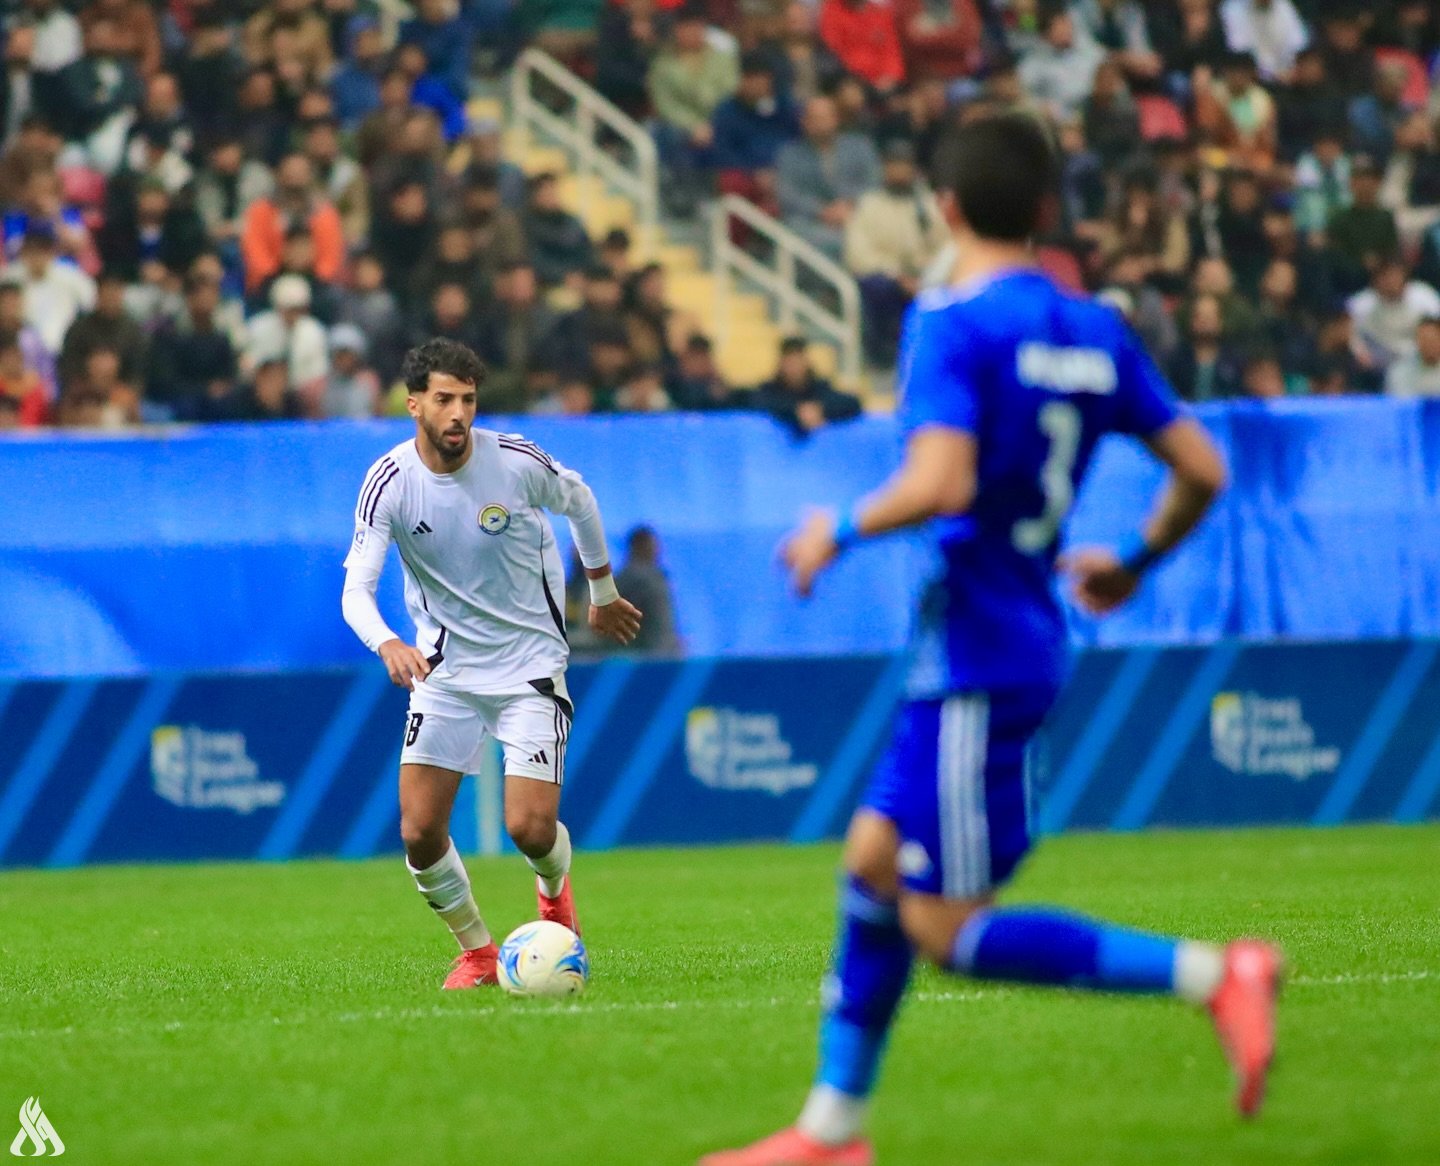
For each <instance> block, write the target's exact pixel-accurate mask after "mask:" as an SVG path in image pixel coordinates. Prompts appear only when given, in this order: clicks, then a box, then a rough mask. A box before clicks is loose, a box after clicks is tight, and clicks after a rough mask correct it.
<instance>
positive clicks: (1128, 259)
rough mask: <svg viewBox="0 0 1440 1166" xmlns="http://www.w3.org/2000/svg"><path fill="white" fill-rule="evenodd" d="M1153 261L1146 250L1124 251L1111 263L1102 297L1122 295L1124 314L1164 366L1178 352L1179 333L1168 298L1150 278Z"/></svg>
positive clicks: (1121, 304)
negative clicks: (1114, 294) (1149, 272)
mask: <svg viewBox="0 0 1440 1166" xmlns="http://www.w3.org/2000/svg"><path fill="white" fill-rule="evenodd" d="M1150 270H1151V260H1150V257H1149V256H1148V255H1146V254H1145V252H1144V251H1139V250H1136V251H1120V252H1119V253H1117V254H1116V255H1115V256H1114V258H1113V259H1112V260H1111V261H1110V267H1109V272H1108V274H1107V277H1106V280H1105V288H1104V291H1102V293H1101V294H1102V295H1105V294H1107V293H1120V294H1121V295H1123V296H1124V297H1125V298H1124V299H1123V300H1121V301H1119V305H1118V306H1122V308H1123V312H1122V314H1123V315H1124V316H1125V318H1126V319H1127V320H1128V321H1130V326H1131V327H1132V328H1134V329H1135V331H1136V332H1137V333H1138V334H1139V336H1140V339H1141V340H1142V341H1144V343H1145V347H1146V349H1147V350H1148V351H1149V353H1150V355H1151V357H1152V358H1154V360H1155V361H1156V363H1157V364H1161V365H1163V364H1164V363H1165V362H1166V361H1168V360H1169V359H1170V356H1171V354H1172V353H1173V352H1174V351H1175V345H1176V343H1177V341H1178V333H1177V331H1176V328H1175V319H1174V316H1173V315H1172V314H1171V312H1170V310H1169V308H1168V307H1167V306H1166V304H1165V297H1164V296H1162V295H1161V294H1160V292H1159V291H1158V290H1157V289H1156V287H1155V285H1154V284H1153V283H1151V282H1149V280H1147V278H1146V273H1147V272H1148V271H1150Z"/></svg>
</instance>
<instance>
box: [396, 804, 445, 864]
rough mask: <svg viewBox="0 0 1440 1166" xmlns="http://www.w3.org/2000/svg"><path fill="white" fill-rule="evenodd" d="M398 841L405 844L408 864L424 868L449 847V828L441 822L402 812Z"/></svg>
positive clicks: (438, 859) (436, 860)
mask: <svg viewBox="0 0 1440 1166" xmlns="http://www.w3.org/2000/svg"><path fill="white" fill-rule="evenodd" d="M400 841H401V842H402V843H403V844H404V846H405V857H406V858H408V859H409V860H410V865H411V866H413V867H415V868H416V869H417V870H424V869H425V868H426V867H427V866H434V865H435V864H436V863H437V862H439V861H440V860H441V859H442V858H444V857H445V851H446V850H448V849H449V847H450V828H449V826H448V825H446V824H445V823H443V822H439V823H437V822H431V821H428V820H426V819H424V818H421V817H416V816H414V815H404V814H402V815H401V817H400Z"/></svg>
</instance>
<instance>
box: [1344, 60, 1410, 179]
mask: <svg viewBox="0 0 1440 1166" xmlns="http://www.w3.org/2000/svg"><path fill="white" fill-rule="evenodd" d="M1409 79H1410V72H1409V70H1408V69H1407V68H1406V67H1405V65H1404V64H1402V63H1401V62H1399V61H1385V62H1383V63H1381V64H1380V65H1379V66H1378V67H1377V68H1376V70H1375V85H1374V88H1373V90H1372V91H1371V92H1369V93H1364V94H1362V95H1361V96H1359V97H1357V98H1355V100H1354V101H1352V102H1351V103H1350V111H1349V116H1350V142H1351V145H1352V146H1354V148H1355V149H1356V150H1358V151H1360V152H1361V153H1365V154H1369V155H1371V156H1372V157H1373V158H1375V160H1376V161H1377V162H1379V163H1380V164H1381V165H1382V166H1383V165H1384V164H1385V163H1386V162H1388V161H1389V160H1390V152H1391V151H1392V150H1394V148H1395V132H1396V131H1397V130H1398V129H1399V128H1400V126H1401V125H1402V124H1403V123H1404V122H1405V120H1406V118H1408V117H1409V116H1410V114H1411V113H1412V112H1413V110H1412V108H1411V107H1410V106H1409V105H1408V104H1406V102H1405V85H1406V83H1407V82H1408V81H1409Z"/></svg>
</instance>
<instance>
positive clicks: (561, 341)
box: [550, 263, 629, 372]
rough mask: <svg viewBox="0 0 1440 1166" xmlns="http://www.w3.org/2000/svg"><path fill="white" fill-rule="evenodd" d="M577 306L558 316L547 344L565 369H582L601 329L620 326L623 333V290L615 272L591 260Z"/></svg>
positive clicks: (605, 329) (614, 328) (627, 339)
mask: <svg viewBox="0 0 1440 1166" xmlns="http://www.w3.org/2000/svg"><path fill="white" fill-rule="evenodd" d="M580 295H581V302H580V306H579V307H578V308H576V309H575V310H574V311H573V312H568V313H566V314H565V315H564V316H561V317H560V319H559V321H558V322H557V324H556V326H555V331H554V336H553V338H552V340H553V343H552V344H551V345H550V349H551V354H552V356H553V358H554V360H555V363H556V364H557V365H558V366H559V367H560V368H561V369H562V370H563V371H567V372H578V371H581V370H583V369H584V368H585V367H586V366H587V364H588V363H589V360H590V346H591V344H592V343H593V341H594V338H595V337H596V336H597V335H599V334H600V333H602V332H613V331H615V330H617V329H618V330H620V331H622V332H624V333H625V334H626V345H627V346H628V345H629V328H628V325H627V324H626V321H625V303H624V300H625V290H624V288H622V287H621V286H620V282H619V280H617V279H616V278H615V275H614V273H613V272H612V271H611V270H610V269H609V268H608V267H605V266H603V265H602V264H598V263H596V264H592V265H591V266H590V267H589V268H588V269H587V270H586V271H585V273H584V275H583V276H582V277H581V288H580Z"/></svg>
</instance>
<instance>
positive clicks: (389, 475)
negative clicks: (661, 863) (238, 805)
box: [341, 339, 640, 988]
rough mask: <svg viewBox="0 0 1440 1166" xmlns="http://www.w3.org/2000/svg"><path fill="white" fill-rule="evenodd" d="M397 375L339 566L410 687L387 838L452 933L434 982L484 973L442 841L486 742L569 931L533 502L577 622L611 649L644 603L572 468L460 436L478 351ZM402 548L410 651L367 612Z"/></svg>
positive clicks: (476, 921)
mask: <svg viewBox="0 0 1440 1166" xmlns="http://www.w3.org/2000/svg"><path fill="white" fill-rule="evenodd" d="M402 375H403V376H404V379H405V385H406V388H407V389H408V391H409V395H408V398H407V405H408V407H409V410H410V416H412V417H413V418H414V419H415V438H414V440H413V441H406V442H405V443H403V444H402V445H398V446H396V447H395V448H394V449H392V450H391V451H390V452H389V453H387V454H386V455H385V456H384V457H382V458H381V459H380V460H379V461H377V462H376V463H375V464H374V465H373V466H371V468H370V472H369V473H368V474H367V475H366V476H365V482H364V485H363V486H362V487H361V490H360V500H359V503H358V504H357V506H356V508H355V537H354V540H353V542H352V543H351V546H350V553H349V555H348V556H347V557H346V559H345V570H346V573H345V590H344V594H343V597H342V600H341V606H342V609H343V611H344V614H345V620H346V622H347V623H349V625H350V626H351V627H352V628H353V629H354V630H355V634H356V635H358V636H359V637H360V639H361V640H363V641H364V643H365V646H366V647H368V648H369V649H370V650H371V651H373V652H376V653H378V654H379V656H380V658H381V659H382V660H383V661H385V667H386V668H387V669H388V670H389V672H390V679H391V680H392V681H394V682H395V683H396V684H398V685H400V686H401V687H403V688H407V689H409V690H410V712H409V716H408V717H407V719H406V723H405V737H404V745H403V748H402V751H401V754H400V834H401V837H402V839H403V840H404V843H405V855H406V860H407V866H408V867H409V870H410V873H411V874H412V875H413V876H414V878H415V885H416V886H417V887H418V888H419V889H420V893H421V894H422V895H423V896H424V897H425V900H426V902H428V903H429V904H430V906H431V907H432V908H433V909H434V911H435V913H436V914H437V915H439V916H440V918H441V919H443V920H444V921H445V923H446V924H447V925H448V926H449V928H450V930H451V931H452V932H454V934H455V938H456V940H458V941H459V944H460V949H461V951H460V955H459V956H458V957H457V958H456V960H455V966H454V968H453V969H452V971H451V972H450V975H449V976H448V978H447V979H446V980H445V987H446V988H474V987H477V986H479V985H481V984H494V983H496V982H497V980H496V974H495V960H496V956H497V954H498V952H497V950H496V947H495V942H494V940H493V939H492V938H491V935H490V932H489V930H488V929H487V928H486V926H485V922H484V920H483V919H482V918H481V917H480V911H479V909H478V908H477V907H476V905H475V898H474V896H473V895H472V894H471V892H470V878H469V876H468V875H467V874H466V872H465V864H464V863H463V862H461V860H460V855H459V853H458V852H457V851H456V849H455V843H454V842H453V841H452V840H451V838H450V811H451V808H452V806H453V805H454V802H455V793H456V791H457V790H458V789H459V787H460V780H461V778H462V777H463V776H464V775H465V774H467V773H474V772H475V771H476V769H477V768H478V767H479V764H480V758H481V749H482V748H483V745H484V741H485V739H486V737H487V736H490V737H494V738H495V739H496V740H498V741H499V742H500V744H501V746H502V748H503V751H504V756H505V827H506V830H507V831H508V832H509V834H510V837H511V838H512V839H513V840H514V842H515V845H516V846H517V847H518V848H519V849H520V851H521V853H523V854H524V855H525V857H526V859H527V860H528V861H529V863H530V866H531V868H532V869H533V870H534V871H535V877H536V899H537V901H538V903H539V910H540V917H541V918H542V919H551V920H554V921H556V922H558V923H563V924H564V925H565V926H566V927H569V928H570V929H571V930H572V931H575V932H577V933H578V932H579V930H580V928H579V923H578V920H577V919H576V915H575V902H574V897H573V894H572V892H571V888H570V877H569V874H570V834H569V832H568V831H567V830H566V829H565V824H564V823H563V822H561V821H560V820H559V816H558V813H559V807H560V787H561V785H562V783H563V781H564V777H565V740H566V738H567V737H568V736H569V733H570V722H571V718H572V716H573V713H574V710H573V708H572V706H571V703H570V697H569V694H568V692H567V691H566V688H565V665H566V663H567V661H568V660H569V655H570V651H569V646H568V644H567V643H566V639H565V621H564V616H563V615H562V614H561V609H560V606H559V605H560V603H561V602H563V599H564V595H565V576H564V571H563V568H562V567H561V564H560V556H559V553H558V551H557V550H556V547H555V535H554V532H553V531H552V530H551V529H550V520H549V518H548V516H547V515H546V514H545V513H544V511H546V510H549V511H551V512H553V513H555V514H563V515H565V517H566V518H568V519H569V520H570V529H571V532H572V534H573V536H574V539H575V545H576V547H577V549H578V550H579V552H580V561H581V563H582V564H583V565H584V568H585V575H586V578H587V579H588V580H589V583H590V601H591V607H590V626H591V628H592V629H594V631H595V632H596V633H597V634H599V635H601V636H605V637H607V638H609V639H612V640H615V641H617V642H618V643H621V644H628V643H629V642H631V641H632V640H633V639H634V638H635V635H636V633H637V632H638V631H639V628H640V612H639V611H638V610H636V608H635V607H633V606H632V605H631V604H629V603H627V602H626V601H625V600H624V599H622V598H621V597H620V593H619V592H618V591H617V590H616V588H615V580H614V577H613V575H612V574H611V571H610V555H609V552H608V551H607V549H606V546H605V530H604V527H603V526H602V525H601V522H600V510H599V508H598V507H597V506H596V504H595V495H594V494H592V493H591V492H590V487H589V486H587V485H586V484H585V483H584V481H583V480H582V479H581V478H580V475H579V474H577V473H575V472H574V471H573V470H568V469H566V468H565V467H564V466H562V465H560V464H559V463H558V462H556V461H555V460H554V459H553V458H551V457H550V456H549V455H548V454H546V453H545V452H544V451H543V450H541V449H540V448H539V447H538V446H535V445H532V444H531V443H530V442H528V441H525V440H524V439H523V438H520V437H517V436H515V435H513V434H504V433H494V432H492V431H490V430H488V429H476V428H472V426H473V425H474V421H475V390H476V387H477V386H478V385H479V383H480V382H481V380H482V379H483V378H484V376H485V367H484V365H483V364H482V363H481V361H480V358H479V357H477V356H476V355H475V354H474V353H473V352H471V351H470V350H469V349H468V348H466V347H465V346H464V345H463V344H457V343H455V342H454V341H451V340H444V339H437V340H430V341H428V342H426V343H425V344H422V345H420V347H418V348H415V349H413V350H411V352H410V353H408V354H407V356H406V358H405V364H404V369H403V372H402ZM392 541H393V542H394V543H395V544H396V545H397V546H398V547H399V550H400V559H401V562H402V563H403V565H404V572H405V606H406V608H407V609H408V610H409V613H410V618H411V619H412V620H414V621H415V630H416V645H415V646H414V647H411V646H410V645H409V644H407V643H406V642H405V641H404V640H402V639H401V638H400V637H399V636H398V635H397V634H396V633H395V632H393V631H391V630H390V628H389V627H388V626H386V624H385V620H384V619H383V618H382V617H381V615H380V610H379V608H378V607H377V606H376V604H375V587H376V584H377V583H378V581H379V579H380V572H381V569H382V568H383V567H384V565H385V554H386V551H387V550H388V548H389V546H390V543H391V542H392Z"/></svg>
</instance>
